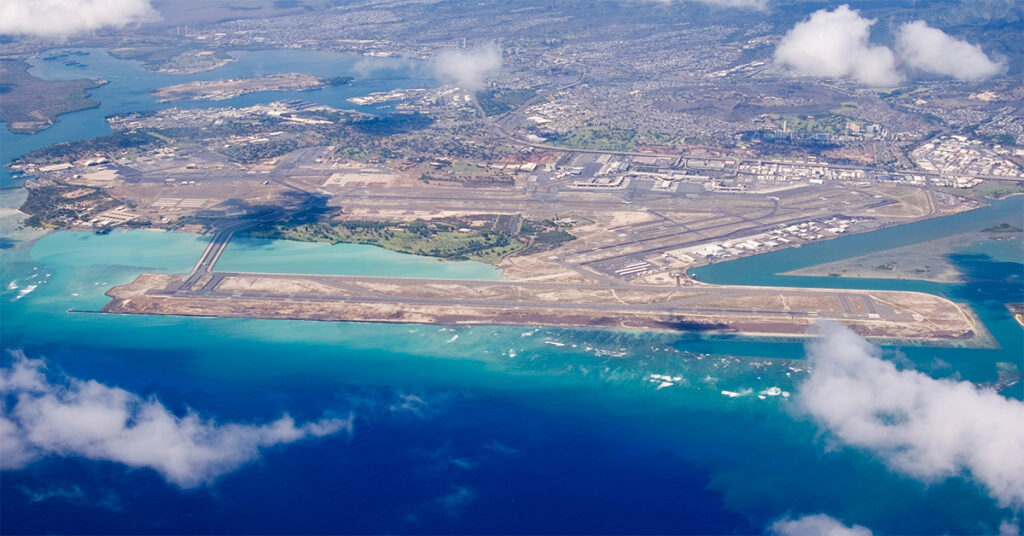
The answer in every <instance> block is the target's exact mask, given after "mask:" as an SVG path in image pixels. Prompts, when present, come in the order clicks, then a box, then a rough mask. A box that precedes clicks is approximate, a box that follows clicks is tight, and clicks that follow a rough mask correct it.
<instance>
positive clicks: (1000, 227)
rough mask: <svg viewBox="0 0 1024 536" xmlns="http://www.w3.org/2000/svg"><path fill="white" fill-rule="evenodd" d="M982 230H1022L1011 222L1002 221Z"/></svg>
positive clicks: (1008, 231) (998, 231) (992, 231)
mask: <svg viewBox="0 0 1024 536" xmlns="http://www.w3.org/2000/svg"><path fill="white" fill-rule="evenodd" d="M982 231H983V232H986V233H1019V232H1021V229H1020V228H1017V227H1014V226H1012V225H1010V224H1009V223H1000V224H999V225H993V226H992V227H987V228H985V229H982Z"/></svg>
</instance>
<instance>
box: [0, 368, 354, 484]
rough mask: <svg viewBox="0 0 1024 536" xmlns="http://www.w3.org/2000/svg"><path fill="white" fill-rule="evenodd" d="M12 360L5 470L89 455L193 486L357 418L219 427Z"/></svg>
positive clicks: (348, 426)
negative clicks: (265, 450) (267, 450)
mask: <svg viewBox="0 0 1024 536" xmlns="http://www.w3.org/2000/svg"><path fill="white" fill-rule="evenodd" d="M13 357H14V360H13V362H12V363H11V365H10V366H5V367H4V368H2V369H0V397H2V398H0V401H2V402H0V403H2V404H3V406H2V407H0V410H2V411H0V469H18V468H21V467H24V466H25V465H27V464H29V463H31V462H33V461H35V460H37V459H39V458H42V457H45V456H82V457H85V458H90V459H94V460H109V461H114V462H119V463H123V464H125V465H128V466H131V467H146V468H150V469H153V470H155V471H157V472H158V473H160V474H161V475H163V477H164V478H166V479H167V480H168V481H170V482H172V483H174V484H175V485H177V486H180V487H183V488H189V487H195V486H198V485H200V484H203V483H206V482H210V481H212V480H213V479H215V478H217V477H218V476H220V475H223V474H225V473H227V472H230V471H232V470H234V469H236V468H238V467H239V466H241V465H242V464H244V463H246V462H249V461H252V460H254V459H256V458H257V457H258V456H259V452H260V449H262V448H266V447H271V446H274V445H280V444H285V443H292V442H295V441H299V440H301V439H306V438H310V437H323V436H329V435H334V434H337V433H339V432H342V431H347V432H349V433H351V431H352V420H353V418H352V415H349V416H348V418H347V419H338V418H333V419H321V420H319V421H315V422H309V423H306V424H303V425H296V423H295V421H294V420H293V419H292V418H291V417H289V416H288V415H284V416H283V417H281V418H280V419H277V420H276V421H273V422H271V423H268V424H263V425H248V424H216V423H214V422H213V421H210V420H207V419H203V418H201V417H200V416H199V415H197V414H195V413H194V412H192V411H189V412H188V414H187V415H185V416H184V417H178V416H176V415H174V414H173V413H171V411H170V410H168V409H167V408H166V407H164V406H163V405H162V404H161V403H160V402H158V401H156V400H155V399H152V398H150V399H143V398H141V397H139V396H138V395H135V394H132V393H129V392H128V391H125V390H123V389H119V388H117V387H109V386H106V385H103V384H100V383H98V382H96V381H93V380H89V381H83V380H78V379H74V378H65V377H61V378H54V379H51V378H50V377H48V376H47V374H46V373H45V365H44V363H43V361H42V360H39V359H27V358H26V357H25V356H24V355H22V354H20V353H16V354H13ZM9 401H13V404H10V405H8V402H9Z"/></svg>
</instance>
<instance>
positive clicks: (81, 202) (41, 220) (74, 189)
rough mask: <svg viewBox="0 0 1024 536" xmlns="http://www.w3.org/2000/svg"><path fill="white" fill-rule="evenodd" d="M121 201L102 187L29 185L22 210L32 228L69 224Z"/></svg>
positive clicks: (86, 218) (112, 206)
mask: <svg viewBox="0 0 1024 536" xmlns="http://www.w3.org/2000/svg"><path fill="white" fill-rule="evenodd" d="M118 204H119V202H118V201H117V200H116V199H114V198H113V197H111V196H110V195H109V194H107V191H106V190H104V189H102V188H93V187H86V186H71V185H68V184H60V183H57V184H51V185H46V186H35V187H30V188H28V198H26V199H25V202H24V203H23V204H22V205H21V208H20V209H19V210H21V211H22V212H24V213H25V214H28V215H29V217H28V218H26V220H25V225H28V226H30V227H45V228H56V227H68V226H71V225H74V224H75V223H79V222H82V221H86V220H88V219H89V217H90V216H91V215H93V214H96V213H98V212H102V211H104V210H107V209H111V208H114V207H115V206H117V205H118Z"/></svg>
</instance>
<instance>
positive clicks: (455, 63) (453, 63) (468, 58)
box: [433, 45, 501, 90]
mask: <svg viewBox="0 0 1024 536" xmlns="http://www.w3.org/2000/svg"><path fill="white" fill-rule="evenodd" d="M433 65H434V73H435V74H436V75H437V77H438V78H441V79H443V80H447V81H450V82H454V83H455V84H456V85H458V86H459V87H463V88H465V89H470V90H476V89H480V88H481V87H483V85H484V80H485V79H486V77H487V75H488V74H490V73H493V72H494V71H497V70H498V69H500V68H501V51H500V50H498V47H496V46H494V45H487V46H482V47H478V48H474V49H472V50H446V51H444V52H441V53H440V54H438V55H437V56H435V57H434V60H433Z"/></svg>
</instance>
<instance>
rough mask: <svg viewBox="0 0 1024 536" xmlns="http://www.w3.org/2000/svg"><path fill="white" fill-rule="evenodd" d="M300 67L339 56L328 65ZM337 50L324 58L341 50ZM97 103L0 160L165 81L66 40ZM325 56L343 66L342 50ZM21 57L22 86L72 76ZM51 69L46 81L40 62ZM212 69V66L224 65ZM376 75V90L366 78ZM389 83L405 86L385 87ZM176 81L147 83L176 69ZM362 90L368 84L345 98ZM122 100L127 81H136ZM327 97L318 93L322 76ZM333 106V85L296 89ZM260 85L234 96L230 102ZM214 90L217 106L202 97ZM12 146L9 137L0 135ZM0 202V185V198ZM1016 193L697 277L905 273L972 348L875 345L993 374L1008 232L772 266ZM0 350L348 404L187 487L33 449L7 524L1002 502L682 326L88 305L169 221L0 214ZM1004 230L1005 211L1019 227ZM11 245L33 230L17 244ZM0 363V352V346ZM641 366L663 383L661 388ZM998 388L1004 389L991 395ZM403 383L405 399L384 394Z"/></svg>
mask: <svg viewBox="0 0 1024 536" xmlns="http://www.w3.org/2000/svg"><path fill="white" fill-rule="evenodd" d="M305 54H309V53H308V52H301V53H300V52H296V53H295V54H292V53H291V52H282V53H273V54H269V53H253V54H252V55H249V56H246V57H244V58H242V59H241V60H240V61H239V62H237V63H236V64H232V65H231V66H229V67H225V68H223V69H224V70H221V69H218V70H216V71H213V72H212V73H203V74H201V75H197V76H204V77H210V78H219V77H223V76H237V75H238V74H236V73H244V72H256V71H257V70H264V72H272V69H278V70H299V69H298V68H297V67H295V65H296V64H297V63H296V62H300V61H304V60H302V58H305V57H306V56H304V55H305ZM309 57H311V58H314V59H312V60H309V61H310V62H311V65H310V66H309V68H310V69H314V68H317V69H323V71H322V72H323V74H331V75H333V74H345V73H344V71H341V72H337V73H336V72H334V71H333V70H332V69H333V68H334V65H335V64H334V63H333V61H334V60H336V59H337V60H338V61H339V63H338V65H341V66H344V65H348V67H346V68H348V69H351V70H352V71H356V70H358V69H357V66H356V65H355V63H354V62H357V61H359V60H358V59H355V58H352V57H341V56H338V55H327V56H323V55H320V56H317V55H313V56H309ZM345 58H348V59H345ZM82 61H84V62H85V63H88V64H89V67H88V72H90V73H94V74H97V75H99V74H102V76H101V77H102V78H106V79H109V80H113V81H114V82H115V83H112V84H108V85H107V86H104V87H103V88H100V89H97V90H96V92H95V95H96V96H97V98H99V99H100V100H101V101H103V102H104V105H103V107H101V109H100V110H91V111H83V112H77V113H74V114H69V115H67V116H65V117H64V118H63V119H62V120H61V122H59V123H58V125H57V126H55V127H54V128H53V129H51V130H48V131H43V132H42V133H40V134H37V135H35V136H20V137H19V136H12V135H10V134H8V133H5V134H2V138H0V141H2V142H3V159H4V160H9V159H10V158H12V157H13V156H15V155H16V154H19V153H18V151H24V150H29V149H31V148H34V147H39V146H44V145H46V144H49V143H52V142H53V141H58V140H61V139H71V138H75V137H85V136H92V135H96V134H97V133H103V132H104V129H105V123H103V122H102V118H103V116H105V115H106V114H109V113H113V112H114V111H127V110H132V109H146V108H149V107H153V106H154V104H153V103H152V102H151V97H149V96H148V95H147V91H148V90H144V89H145V88H148V87H158V86H160V85H166V84H167V83H168V82H167V81H166V80H165V78H166V76H169V75H152V74H150V73H145V72H143V71H141V70H140V69H139V68H138V67H137V66H136V65H134V64H132V63H131V62H123V61H121V60H115V59H112V58H109V57H107V56H106V55H105V53H102V52H100V51H90V56H89V57H88V58H87V61H86V60H82ZM345 61H349V62H350V63H348V64H346V63H345ZM46 63H47V65H42V64H40V65H39V67H38V69H40V71H39V74H40V75H44V76H52V77H59V76H71V75H75V76H79V75H80V74H79V73H80V72H81V71H78V70H74V73H71V74H70V75H69V74H68V73H65V72H62V71H61V69H62V64H61V65H53V64H52V63H51V62H46ZM392 67H393V69H394V70H393V71H392V72H391V74H389V73H388V72H386V71H378V74H376V75H374V74H373V73H371V74H370V76H369V77H368V78H366V79H367V80H372V81H371V82H367V85H366V86H363V87H362V88H360V89H358V90H357V89H353V91H354V92H357V93H362V92H368V91H371V90H380V89H391V88H394V87H398V86H399V85H401V84H407V83H412V82H410V81H409V79H408V77H409V76H410V74H409V72H406V71H403V69H407V68H408V69H413V70H415V69H416V67H408V66H404V64H400V63H395V64H392ZM47 69H53V70H52V71H46V72H44V71H45V70H47ZM228 73H231V74H228ZM393 76H397V77H398V78H399V79H393V78H389V77H393ZM402 76H405V77H406V78H402ZM187 79H190V78H188V77H173V80H174V81H184V80H187ZM369 88H375V89H369ZM143 90H144V91H143ZM339 91H342V90H339ZM317 95H319V96H323V97H324V98H328V97H329V98H330V99H331V100H332V101H333V100H334V99H337V98H340V97H341V96H342V95H333V96H331V95H329V94H327V93H326V92H310V93H303V94H302V98H305V99H308V100H312V98H316V96H317ZM278 97H280V95H250V96H247V97H245V98H243V99H253V100H243V101H238V102H239V103H241V102H256V101H259V100H260V99H264V100H271V99H274V98H278ZM222 104H224V103H220V104H218V105H222ZM12 140H13V141H12ZM18 197H19V196H18V192H16V191H5V192H2V193H0V200H2V201H3V205H4V206H5V207H9V206H17V204H18ZM1021 201H1022V198H1016V199H1011V200H1008V201H1004V202H997V203H995V204H994V205H993V206H992V207H991V208H988V209H984V210H980V211H976V212H973V213H969V214H964V215H959V216H953V217H950V218H944V219H942V220H938V221H934V220H933V221H929V222H924V223H922V224H912V225H908V226H901V227H898V228H894V229H887V230H883V231H879V232H876V233H870V234H865V235H858V236H850V237H844V238H842V239H838V240H834V241H830V242H826V243H821V244H816V245H810V246H805V247H803V248H799V249H793V250H787V251H783V252H779V253H773V254H767V255H761V256H758V257H752V258H749V259H741V260H737V261H734V262H730V263H724V264H720V265H716V266H712V267H708V268H704V269H701V270H697V271H696V273H697V274H698V276H699V277H700V278H701V279H702V280H705V281H718V282H724V283H734V284H765V283H768V284H783V285H794V284H796V285H804V284H808V285H812V286H844V287H850V288H905V289H913V290H921V291H926V292H936V293H939V294H944V295H947V296H950V297H951V298H953V299H955V300H957V301H960V302H963V303H967V304H969V305H970V306H971V307H972V309H974V310H975V311H976V312H977V314H978V316H979V317H980V318H981V319H982V320H983V322H984V323H985V324H986V326H987V327H988V328H989V330H990V331H991V332H992V333H993V335H994V336H995V338H996V339H997V340H998V343H999V345H1000V348H998V349H961V348H923V347H913V346H908V347H900V348H893V347H890V348H887V352H889V353H890V355H891V354H893V353H895V352H901V353H903V354H904V355H905V356H906V357H908V358H909V359H910V360H912V361H913V362H915V363H916V364H917V365H918V367H919V368H920V369H921V370H924V371H926V372H928V373H929V374H931V375H932V376H936V377H961V378H964V379H969V380H974V381H992V380H994V379H995V378H996V368H995V364H996V363H997V362H999V361H1011V362H1013V361H1016V362H1019V361H1020V356H1021V355H1022V354H1021V352H1020V350H1021V348H1022V346H1021V345H1022V343H1021V333H1022V331H1021V330H1020V329H1019V327H1017V326H1016V325H1015V324H1013V322H1012V319H1010V318H1009V315H1008V314H1007V313H1006V311H1005V308H1002V303H1003V302H1004V301H1007V300H1008V298H1014V299H1016V298H1017V297H1019V295H1020V293H1021V288H1022V287H1021V283H1020V280H1019V277H1020V272H1021V265H1020V263H1019V260H1020V258H1021V255H1020V245H1019V243H1018V242H1010V241H1006V242H1000V243H994V242H984V243H981V244H975V245H973V246H971V247H969V248H966V249H965V250H963V251H962V252H960V253H961V255H959V256H957V257H955V258H954V259H953V261H954V262H955V263H957V264H958V265H959V266H960V267H961V268H962V269H963V270H964V271H965V273H967V275H968V277H967V279H966V280H965V281H964V282H963V283H961V284H957V285H936V284H931V283H923V282H908V281H882V280H853V279H835V278H789V277H784V276H777V275H776V274H777V273H779V272H783V271H788V270H792V269H795V268H798V267H801V266H804V265H807V264H812V263H819V262H826V261H828V260H833V259H838V258H842V257H846V256H852V255H860V254H863V253H867V252H870V251H875V250H878V249H888V248H891V247H897V246H900V245H906V244H911V243H919V242H922V241H926V240H930V239H933V238H937V237H940V236H945V235H946V234H954V233H956V232H962V231H966V230H977V229H978V228H981V227H985V226H987V225H989V224H991V223H1001V222H1003V221H1008V222H1019V221H1020V219H1019V218H1020V217H1021V214H1024V209H1022V206H1021ZM0 223H2V225H0V230H2V233H3V237H4V238H7V239H9V241H8V242H4V243H3V244H2V246H0V341H2V346H3V348H4V349H6V350H10V349H19V350H23V351H24V352H25V353H26V354H28V355H29V356H31V357H38V358H44V359H46V361H47V364H48V367H49V368H50V369H51V370H52V371H55V372H63V373H66V374H67V375H69V376H71V377H75V378H81V379H91V380H95V381H97V382H100V383H103V384H106V385H111V386H118V387H120V388H123V389H125V390H128V391H130V392H133V393H137V394H139V395H140V396H142V397H144V398H147V399H150V398H151V399H154V400H158V401H159V402H160V403H161V404H163V405H165V406H166V407H167V408H168V409H170V410H171V411H173V412H174V413H175V414H177V415H184V414H185V413H186V412H187V411H190V410H191V411H195V412H197V413H198V414H199V415H201V416H202V417H204V418H206V419H212V420H215V421H217V422H220V423H227V422H235V423H243V424H244V423H265V422H269V421H271V420H273V419H276V418H277V417H279V416H280V415H281V414H282V413H285V412H287V413H288V414H290V415H292V416H294V417H295V418H296V419H297V420H299V421H305V420H310V419H316V418H319V417H320V416H322V415H325V414H327V413H331V412H339V413H345V412H348V411H351V412H353V414H354V415H355V425H354V431H353V433H352V435H351V436H348V435H344V434H342V435H338V436H331V437H327V438H323V439H319V440H310V441H304V442H299V443H294V444H291V445H283V446H278V447H274V448H270V449H267V450H265V451H264V452H263V453H262V455H261V457H260V458H259V460H258V461H255V462H252V463H249V464H246V465H244V466H242V467H241V468H239V469H237V470H235V471H233V472H230V473H228V474H226V475H224V476H221V477H220V478H218V479H216V480H215V481H214V482H213V483H211V484H209V485H203V486H199V487H196V488H193V489H180V488H178V487H176V486H174V485H171V484H169V483H168V482H167V481H165V480H164V479H163V478H161V477H160V476H159V475H158V474H157V473H155V472H153V471H151V470H148V469H131V468H128V467H127V466H124V465H121V464H118V463H114V462H105V461H95V460H88V459H84V458H78V457H73V456H69V457H61V456H53V457H48V458H44V459H42V460H39V461H36V462H35V463H33V464H31V465H28V466H27V467H25V468H23V469H19V470H10V471H5V472H4V473H3V478H2V479H0V513H2V515H0V532H2V533H5V534H10V533H55V532H57V533H74V532H90V533H166V534H172V533H173V534H178V533H338V532H343V533H384V532H387V533H495V532H501V533H537V532H543V533H662V534H663V533H744V534H746V533H761V532H762V531H763V530H764V527H766V526H767V525H769V524H770V523H771V522H772V521H773V520H776V519H778V518H780V517H782V516H785V515H793V516H800V515H805V514H816V513H819V512H823V513H827V514H829V515H832V516H835V517H837V518H840V519H842V520H843V521H845V522H846V523H858V524H861V525H864V526H867V527H870V528H872V529H874V530H875V531H876V532H877V533H885V534H935V533H986V532H987V533H992V532H995V530H996V528H997V527H998V525H999V523H1000V522H1001V521H1002V520H1004V519H1008V518H1010V517H1012V516H1013V515H1014V513H1013V512H1011V511H1009V510H1005V509H1000V508H999V507H998V506H997V505H996V504H995V503H994V502H993V501H992V500H991V499H990V498H989V497H988V496H987V495H986V494H985V493H984V492H983V491H982V490H980V489H978V488H977V486H975V485H974V484H973V483H972V482H970V481H969V480H964V479H949V480H945V481H940V482H936V483H933V484H930V485H925V484H922V483H920V482H917V481H914V480H911V479H908V478H904V477H901V476H898V475H896V474H894V473H892V472H891V471H889V470H888V469H887V468H886V467H885V466H884V465H883V464H882V463H881V462H880V461H879V460H878V459H877V458H876V457H874V456H873V455H871V454H868V453H864V452H861V451H858V450H856V449H837V448H835V445H833V444H831V443H830V442H829V441H828V440H827V439H825V438H824V437H822V436H821V435H820V433H819V430H818V429H817V428H816V427H815V426H814V425H813V424H811V423H810V422H808V421H807V420H806V419H803V418H801V417H800V416H798V415H795V414H794V413H793V407H792V405H791V404H790V403H789V401H788V400H787V399H785V398H783V397H766V398H765V399H760V398H757V397H755V396H747V397H739V398H730V397H727V396H723V395H722V391H723V390H728V391H736V392H739V391H743V390H745V389H751V390H753V391H754V392H759V391H761V390H764V389H767V388H769V387H778V388H780V389H783V390H786V391H790V392H792V391H794V390H795V389H796V388H797V384H798V383H799V381H800V380H801V379H802V378H803V377H805V375H806V371H805V370H804V368H803V367H804V364H803V362H802V361H800V358H801V357H802V356H803V354H804V350H803V347H802V345H801V344H800V343H798V342H765V341H752V340H742V339H728V338H705V337H701V336H699V335H694V334H671V333H644V332H614V331H598V330H557V329H534V328H522V327H500V326H495V327H488V326H476V327H472V328H450V327H441V326H421V325H366V324H346V323H323V322H298V321H268V320H249V319H208V318H178V317H155V316H154V317H150V316H117V315H99V314H94V313H89V312H80V311H95V310H97V309H98V308H99V307H101V306H102V305H103V304H104V303H105V302H106V297H105V296H104V294H103V293H104V292H105V291H106V290H107V289H108V288H109V287H110V286H113V285H117V284H122V283H127V282H129V281H131V280H132V279H134V278H135V277H136V276H137V275H138V274H139V273H141V272H152V271H166V272H178V273H181V272H186V271H187V270H188V269H189V268H191V266H192V264H193V263H194V262H195V260H196V258H197V257H198V256H199V254H200V253H201V252H202V251H203V249H204V248H205V246H206V244H207V239H206V238H204V237H197V236H194V235H188V234H180V233H158V232H148V231H132V232H115V233H111V234H109V235H104V236H99V235H93V234H83V233H67V232H59V233H52V234H48V235H46V236H45V237H42V238H39V237H38V234H37V233H32V232H29V231H25V230H18V229H17V226H16V223H14V218H12V217H10V216H3V217H0ZM1022 226H1024V224H1018V227H1022ZM36 238H39V239H38V240H37V241H36V240H35V239H36ZM218 267H219V268H222V269H231V270H252V271H281V270H287V271H293V270H296V267H301V269H299V271H309V272H314V273H352V274H371V275H374V274H375V275H397V276H402V275H405V276H411V277H425V276H428V275H427V274H430V275H429V277H474V278H483V279H494V278H498V277H499V274H498V273H497V272H496V271H495V270H494V269H493V268H492V267H489V266H485V265H481V264H475V263H441V262H439V261H436V260H434V259H424V258H416V257H409V256H404V255H399V254H395V253H391V252H386V251H383V250H380V249H377V248H372V247H368V246H350V245H349V246H346V245H339V246H330V245H324V244H302V243H293V242H269V241H257V240H245V241H238V242H235V243H233V244H232V245H231V246H230V247H229V248H228V251H227V252H226V253H225V255H224V257H223V258H222V260H221V262H220V264H219V265H218ZM4 360H5V365H6V361H8V360H9V356H6V355H5V356H4ZM652 374H659V375H667V376H674V377H679V378H680V379H679V380H678V381H677V382H674V384H673V385H671V386H667V387H662V388H659V387H661V384H660V382H659V381H651V380H652V378H651V375H652ZM1008 394H1010V395H1011V396H1017V397H1019V396H1020V393H1019V389H1018V390H1016V391H1013V392H1010V393H1008ZM409 397H415V399H418V400H420V401H421V402H417V403H416V405H415V407H413V408H412V409H407V408H403V407H402V404H404V403H407V402H408V401H409V400H412V399H410V398H409ZM4 403H5V404H11V403H13V401H12V400H10V399H9V397H8V399H5V401H4Z"/></svg>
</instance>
